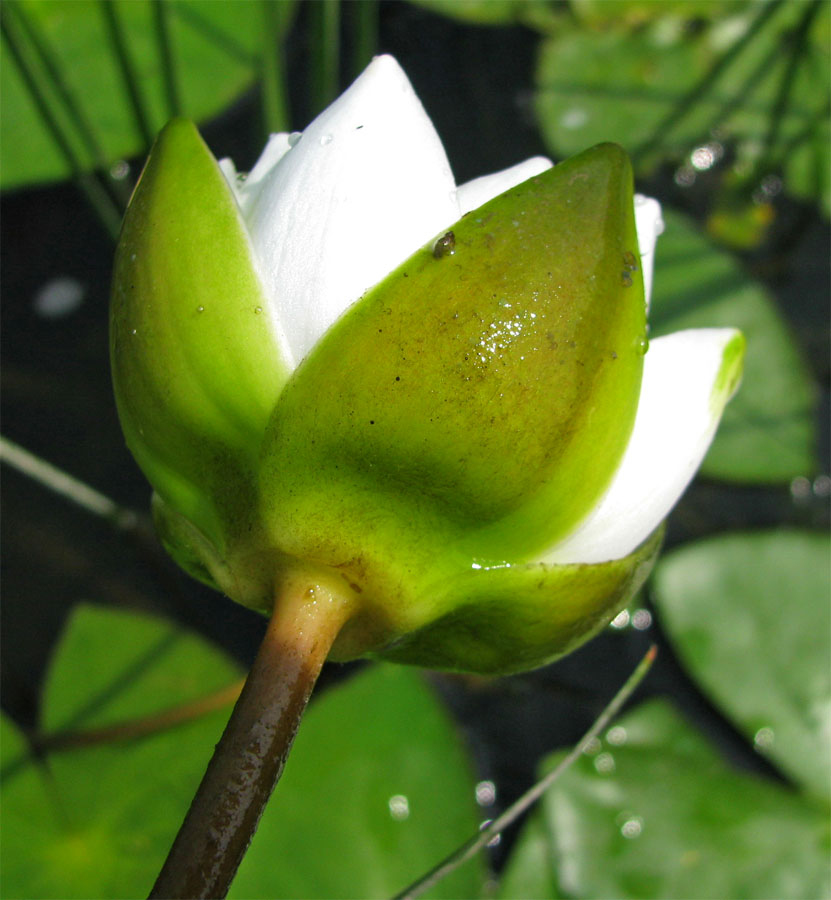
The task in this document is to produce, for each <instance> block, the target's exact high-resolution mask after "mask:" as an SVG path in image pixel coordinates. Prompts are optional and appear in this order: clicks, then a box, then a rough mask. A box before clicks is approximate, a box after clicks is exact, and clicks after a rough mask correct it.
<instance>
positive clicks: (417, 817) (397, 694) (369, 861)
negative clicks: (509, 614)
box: [230, 666, 484, 900]
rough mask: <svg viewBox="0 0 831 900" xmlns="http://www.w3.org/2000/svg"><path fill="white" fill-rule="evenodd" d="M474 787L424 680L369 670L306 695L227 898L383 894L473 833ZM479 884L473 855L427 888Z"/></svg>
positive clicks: (469, 891) (461, 892)
mask: <svg viewBox="0 0 831 900" xmlns="http://www.w3.org/2000/svg"><path fill="white" fill-rule="evenodd" d="M474 784H475V780H474V778H473V777H472V774H471V771H470V767H469V764H468V762H467V760H466V758H465V755H464V753H463V752H462V748H461V745H460V741H459V738H458V735H456V734H455V733H454V730H453V727H452V725H451V723H450V722H449V720H448V718H447V714H446V713H445V711H444V710H443V709H442V708H441V705H440V704H439V703H438V701H437V699H436V697H435V696H434V695H433V692H432V691H431V690H430V689H429V688H428V687H427V685H426V684H425V683H424V680H423V677H422V676H421V675H419V674H418V673H417V672H414V671H412V670H409V669H406V668H400V667H394V666H389V667H387V666H373V667H372V668H370V669H369V670H367V671H364V672H362V673H361V674H359V675H357V676H356V677H354V678H352V679H351V680H350V681H349V682H348V683H346V684H345V685H342V686H339V687H335V688H333V689H331V690H329V691H327V692H326V693H325V694H324V695H323V696H322V697H321V698H320V700H319V701H318V702H316V703H313V705H312V708H311V709H310V710H309V712H308V713H307V715H306V718H305V720H304V722H303V725H302V726H301V729H300V733H299V735H298V737H297V741H296V744H295V746H294V749H293V750H292V756H291V758H290V760H289V762H288V765H287V766H286V771H285V774H284V776H283V778H282V780H281V781H280V784H279V785H278V786H277V790H276V791H275V793H274V797H273V798H272V801H271V803H270V805H269V807H268V808H267V809H266V812H265V815H264V816H263V819H262V821H261V823H260V827H259V830H258V832H257V834H256V836H255V838H254V841H253V843H252V845H251V848H250V849H249V851H248V854H247V855H246V857H245V859H244V860H243V863H242V866H241V868H240V871H239V874H238V876H237V878H236V880H235V881H234V884H233V886H232V888H231V894H230V896H231V897H239V898H249V900H253V898H259V897H263V898H278V897H304V898H331V897H362V898H372V897H380V898H383V897H388V896H390V895H392V894H394V893H396V892H398V891H400V890H402V889H403V888H404V887H406V886H407V885H408V884H409V883H410V882H412V881H413V880H415V879H416V878H417V877H418V876H419V875H422V874H423V873H424V872H426V871H427V870H429V869H430V868H431V867H432V866H433V865H435V864H436V863H437V862H438V861H439V860H440V859H442V858H443V857H444V856H446V855H447V854H448V853H450V851H452V850H454V849H455V848H456V846H458V844H460V843H461V842H462V841H463V840H464V839H465V838H467V837H469V836H470V835H471V834H472V833H474V832H475V831H476V828H477V826H478V819H477V816H476V813H475V809H476V806H475V803H474ZM483 881H484V872H483V866H482V859H481V856H480V857H479V858H478V859H477V860H476V861H472V862H469V863H467V864H465V866H463V867H462V868H460V869H458V870H457V871H456V872H455V873H454V874H453V875H451V876H450V877H448V878H447V879H446V880H445V881H442V882H441V883H440V884H438V885H437V886H436V887H435V888H434V889H433V890H432V891H431V892H430V893H429V894H428V896H431V897H447V898H453V897H477V896H480V891H481V888H482V884H483Z"/></svg>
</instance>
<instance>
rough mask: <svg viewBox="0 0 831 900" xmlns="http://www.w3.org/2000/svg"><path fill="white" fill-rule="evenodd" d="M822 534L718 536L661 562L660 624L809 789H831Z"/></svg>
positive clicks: (745, 726)
mask: <svg viewBox="0 0 831 900" xmlns="http://www.w3.org/2000/svg"><path fill="white" fill-rule="evenodd" d="M828 559H829V547H828V540H827V538H826V537H825V536H824V535H818V534H811V533H809V532H787V531H778V532H768V533H759V534H743V535H730V536H725V537H718V538H712V539H710V540H707V541H702V542H700V543H698V544H695V545H692V546H688V547H685V548H683V549H681V550H678V551H676V552H675V553H672V554H671V555H668V556H667V557H665V558H664V559H663V560H662V561H661V562H659V564H658V567H657V569H656V574H655V581H654V588H655V591H654V593H655V601H656V603H657V606H658V610H659V612H660V617H661V623H662V625H663V627H664V629H665V630H666V632H667V634H668V635H669V637H670V639H671V640H672V642H673V644H674V645H675V647H676V648H677V650H678V653H679V655H680V657H681V659H682V660H683V662H684V664H685V666H686V667H687V669H688V670H689V672H690V673H691V674H692V676H693V677H694V678H695V679H696V680H697V681H698V682H699V684H700V685H701V687H702V688H703V689H704V690H705V691H706V692H707V694H708V695H709V696H710V697H712V699H713V700H714V701H715V702H716V703H717V704H718V705H719V706H720V707H721V709H722V710H723V711H724V712H725V713H726V714H727V715H728V716H729V717H730V718H731V719H732V720H733V721H734V722H735V723H736V725H737V726H738V727H739V728H740V729H741V730H742V731H743V732H744V733H745V734H746V735H747V737H748V738H749V739H750V740H755V746H756V749H757V750H759V751H760V752H762V753H764V754H765V755H766V756H768V758H769V759H770V760H771V761H772V762H774V763H775V764H776V765H777V766H779V767H780V768H781V769H782V771H783V772H785V773H786V774H787V775H789V776H790V777H791V778H792V779H793V780H794V781H796V782H797V783H798V784H799V785H801V786H802V787H803V788H805V789H806V790H808V791H811V792H813V793H814V794H816V795H817V796H819V797H826V798H827V797H828V795H829V787H831V728H830V727H829V726H830V725H831V647H829V641H828V636H829V634H831V608H829V603H828V598H829V596H831V576H830V575H829V568H828Z"/></svg>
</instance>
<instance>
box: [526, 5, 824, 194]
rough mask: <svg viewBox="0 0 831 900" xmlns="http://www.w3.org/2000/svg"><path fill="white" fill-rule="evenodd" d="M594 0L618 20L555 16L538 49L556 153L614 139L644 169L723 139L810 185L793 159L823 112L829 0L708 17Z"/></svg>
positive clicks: (816, 131) (541, 97) (541, 110)
mask: <svg viewBox="0 0 831 900" xmlns="http://www.w3.org/2000/svg"><path fill="white" fill-rule="evenodd" d="M596 6H597V9H596V10H595V13H597V11H598V10H599V11H600V12H601V13H602V12H603V11H604V10H605V9H606V8H607V7H608V8H610V9H611V10H612V11H613V12H612V13H611V17H612V19H611V22H610V21H606V18H607V17H602V16H601V22H600V23H599V26H603V27H597V28H594V29H592V28H586V27H585V26H583V25H581V24H578V23H574V24H572V25H571V27H569V26H568V25H567V24H566V23H560V25H559V27H558V28H557V29H556V30H555V31H553V32H552V34H551V36H550V37H548V39H547V40H546V41H545V42H544V43H543V45H542V48H541V51H540V56H539V62H538V67H537V76H536V81H537V94H536V110H537V116H538V119H539V122H540V126H541V128H542V132H543V136H544V138H545V140H546V142H547V144H548V146H549V147H550V148H551V151H552V153H553V154H555V155H556V156H558V157H564V156H568V155H570V154H572V153H575V152H576V151H577V150H578V149H580V148H582V147H586V146H590V145H591V144H593V143H596V142H597V141H599V140H606V141H608V140H612V141H616V142H617V143H620V144H621V145H622V146H623V147H624V148H625V149H626V150H627V151H628V152H629V153H630V154H633V157H634V159H635V163H636V169H637V170H638V171H640V172H641V173H643V172H647V171H650V170H652V169H653V168H654V167H655V166H656V165H657V164H658V163H660V162H664V161H666V160H670V161H673V162H675V163H681V162H682V161H683V160H684V159H685V158H688V157H689V154H690V153H691V152H692V151H693V150H694V149H695V148H696V147H698V146H700V145H706V144H707V143H708V142H710V141H712V140H714V139H717V141H718V142H719V143H720V144H723V145H730V146H731V147H733V148H734V149H735V152H736V154H737V157H738V158H739V159H740V160H742V161H743V162H745V163H748V164H749V165H750V166H751V167H752V166H753V165H755V164H756V163H757V162H760V163H761V162H764V165H763V166H762V168H761V169H760V170H759V173H758V177H759V178H761V177H762V176H763V175H766V174H768V172H769V171H770V170H771V169H775V168H776V167H784V168H785V189H786V190H791V186H790V184H789V179H790V177H791V176H792V175H795V177H796V181H797V183H795V184H794V186H793V191H794V193H799V194H804V192H805V189H806V179H805V173H804V172H802V173H800V172H796V173H794V171H793V169H792V167H791V166H790V165H788V163H787V161H788V159H789V157H790V156H791V154H793V153H794V151H795V150H796V149H797V148H801V147H802V146H803V145H812V144H813V142H814V140H815V138H816V137H818V136H819V135H821V134H822V129H823V127H824V125H823V123H826V122H827V120H828V111H827V108H828V98H829V92H828V85H827V79H825V80H823V75H822V74H820V73H822V72H827V69H828V42H827V39H826V38H825V34H826V30H827V13H828V9H827V5H826V4H819V5H817V4H808V3H783V4H759V3H750V4H746V5H742V4H739V5H736V4H731V6H730V7H728V10H727V11H726V12H723V13H722V14H721V15H711V16H701V15H699V10H698V5H697V4H680V5H675V4H673V5H671V6H670V5H668V4H661V5H660V9H661V11H662V13H664V14H663V15H660V16H648V15H647V17H646V20H645V21H643V20H642V19H643V17H641V19H639V18H638V17H637V16H634V17H632V19H631V21H628V20H626V19H625V18H622V16H623V13H624V12H625V8H624V9H621V10H617V11H615V7H618V6H619V4H615V3H612V4H606V5H605V6H604V4H602V3H601V4H597V5H596ZM656 6H658V4H653V7H656ZM590 10H591V7H590ZM615 16H620V17H621V20H620V21H617V22H615ZM590 18H591V17H590ZM714 135H715V136H716V137H715V138H714ZM809 183H810V184H811V188H812V190H821V189H823V188H827V184H826V185H823V184H821V183H820V182H818V181H817V180H816V179H812V180H811V181H810V182H809ZM813 199H814V200H819V199H820V196H819V195H818V194H817V193H814V195H813ZM823 202H824V203H827V198H823Z"/></svg>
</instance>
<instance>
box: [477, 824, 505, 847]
mask: <svg viewBox="0 0 831 900" xmlns="http://www.w3.org/2000/svg"><path fill="white" fill-rule="evenodd" d="M491 822H493V819H485V821H484V822H482V823H481V824H480V825H479V831H484V830H485V829H486V828H487V827H488V825H490V823H491ZM501 840H502V835H501V834H495V835H494V836H493V837H492V838H491V839H490V840H489V841H488V846H489V847H496V846H498V845H499V842H500V841H501Z"/></svg>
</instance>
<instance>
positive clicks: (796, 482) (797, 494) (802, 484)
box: [791, 475, 811, 501]
mask: <svg viewBox="0 0 831 900" xmlns="http://www.w3.org/2000/svg"><path fill="white" fill-rule="evenodd" d="M810 496H811V482H810V481H809V480H808V479H807V478H806V477H805V476H804V475H797V476H796V478H794V479H793V481H792V482H791V497H793V499H794V500H795V501H802V500H806V499H807V498H808V497H810Z"/></svg>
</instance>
